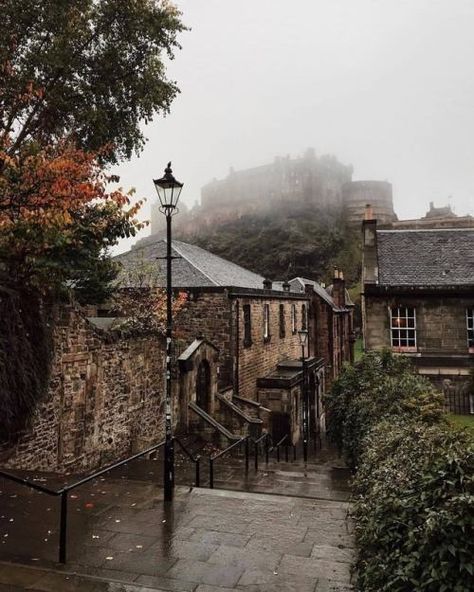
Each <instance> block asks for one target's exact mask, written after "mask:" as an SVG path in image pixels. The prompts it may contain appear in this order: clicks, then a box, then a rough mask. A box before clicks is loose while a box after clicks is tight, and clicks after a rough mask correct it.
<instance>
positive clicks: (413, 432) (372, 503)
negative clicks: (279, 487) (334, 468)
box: [327, 352, 474, 592]
mask: <svg viewBox="0 0 474 592" xmlns="http://www.w3.org/2000/svg"><path fill="white" fill-rule="evenodd" d="M327 405H328V415H329V417H330V419H329V434H330V437H331V438H332V439H333V440H334V441H335V442H336V443H337V444H338V446H339V447H340V448H341V451H342V452H343V453H344V456H345V457H346V459H347V460H348V463H349V465H350V466H351V467H353V468H354V470H355V478H354V483H353V485H354V510H353V516H354V519H355V538H356V545H357V549H358V553H357V561H356V564H355V572H356V585H357V588H358V590H359V591H360V592H385V591H387V592H388V591H390V592H416V591H423V592H468V591H472V590H473V589H474V585H473V582H474V532H473V527H474V479H473V475H474V442H473V439H472V437H471V436H470V435H469V434H468V432H467V431H463V430H457V429H454V428H453V427H452V426H451V425H450V424H449V423H448V421H447V420H446V417H445V415H444V413H443V407H442V397H441V395H440V394H439V393H437V392H436V391H435V390H434V389H433V388H432V386H431V385H430V384H429V383H428V382H427V381H426V380H425V379H423V378H422V377H420V376H419V375H417V374H416V372H415V371H414V369H413V368H412V367H411V364H410V362H409V361H407V360H406V359H405V358H402V357H400V356H393V355H392V354H391V353H388V352H382V353H378V354H376V353H371V354H366V355H365V356H364V357H363V358H362V360H361V361H360V362H358V363H357V364H355V366H353V367H348V368H346V369H345V370H344V372H343V373H342V375H341V377H340V379H339V380H338V381H337V382H336V383H335V384H334V387H333V389H332V392H331V395H330V396H329V398H328V401H327Z"/></svg>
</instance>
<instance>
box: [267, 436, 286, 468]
mask: <svg viewBox="0 0 474 592" xmlns="http://www.w3.org/2000/svg"><path fill="white" fill-rule="evenodd" d="M288 439H289V438H288V434H285V435H284V436H283V438H282V439H281V440H280V441H278V442H277V443H276V444H275V445H274V446H272V448H271V449H270V452H273V450H275V449H276V453H277V462H280V446H281V445H282V444H283V442H285V441H286V440H288ZM285 460H286V462H288V444H287V445H286V446H285Z"/></svg>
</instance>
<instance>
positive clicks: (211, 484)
mask: <svg viewBox="0 0 474 592" xmlns="http://www.w3.org/2000/svg"><path fill="white" fill-rule="evenodd" d="M249 439H250V436H244V437H243V438H241V439H240V440H237V442H234V443H233V444H231V445H230V446H228V447H227V448H225V449H224V450H221V451H220V452H218V453H217V454H213V455H212V456H210V457H209V487H210V489H214V461H216V460H217V459H219V458H221V457H222V456H224V455H225V454H227V453H228V452H230V451H231V450H232V449H233V448H236V447H237V446H241V445H242V443H245V473H248V472H249Z"/></svg>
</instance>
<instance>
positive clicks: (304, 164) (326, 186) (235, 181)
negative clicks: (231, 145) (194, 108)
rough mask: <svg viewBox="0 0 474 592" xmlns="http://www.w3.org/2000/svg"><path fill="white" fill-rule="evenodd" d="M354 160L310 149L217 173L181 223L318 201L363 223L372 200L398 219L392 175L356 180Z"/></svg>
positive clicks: (387, 218) (156, 227) (157, 220)
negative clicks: (383, 178) (346, 161)
mask: <svg viewBox="0 0 474 592" xmlns="http://www.w3.org/2000/svg"><path fill="white" fill-rule="evenodd" d="M352 174H353V169H352V166H350V165H349V166H348V165H344V164H342V163H340V162H339V161H338V160H337V158H336V157H335V156H330V155H322V156H319V157H318V156H316V153H315V151H314V149H312V148H311V149H308V150H307V151H306V152H305V154H304V155H303V156H301V157H297V158H290V157H289V156H286V157H284V158H282V157H277V158H275V160H274V161H273V162H272V163H269V164H265V165H262V166H258V167H254V168H251V169H245V170H241V171H234V170H233V169H231V170H230V172H229V174H228V175H227V177H225V178H224V179H220V180H217V179H214V180H213V181H211V182H210V183H208V184H207V185H204V187H202V189H201V204H200V205H199V206H195V207H194V208H193V209H192V210H189V211H185V212H183V214H184V215H182V216H180V217H179V218H180V219H179V221H178V219H177V222H178V228H179V229H180V230H184V231H185V232H186V231H187V230H191V229H192V230H194V231H195V230H198V229H200V228H203V227H206V226H210V225H212V224H216V223H217V224H219V223H222V222H226V221H230V220H234V219H236V218H239V217H241V216H242V215H245V214H250V213H252V212H262V211H265V210H270V209H274V208H278V209H280V210H283V211H284V210H285V209H287V208H294V207H295V206H298V205H302V206H304V205H314V206H317V207H321V208H322V209H327V210H330V209H331V210H334V211H336V212H338V213H339V212H340V213H341V214H342V215H345V216H346V217H347V219H348V221H349V222H353V223H360V221H361V220H362V218H363V216H364V208H365V205H366V203H368V202H370V203H371V204H372V208H373V210H374V212H375V213H376V215H377V217H378V219H379V220H380V221H382V222H384V223H387V222H392V221H394V220H396V219H397V217H396V215H395V212H394V210H393V198H392V186H391V184H390V183H387V182H386V181H352ZM161 218H162V216H159V215H158V214H157V212H153V214H152V225H151V230H152V234H156V233H158V232H160V231H161V230H162V229H163V221H162V219H161Z"/></svg>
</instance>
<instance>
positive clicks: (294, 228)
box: [178, 204, 361, 286]
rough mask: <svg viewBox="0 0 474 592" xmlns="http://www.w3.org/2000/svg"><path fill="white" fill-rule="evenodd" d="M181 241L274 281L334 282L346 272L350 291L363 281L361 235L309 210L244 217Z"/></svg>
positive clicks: (338, 218)
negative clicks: (336, 272)
mask: <svg viewBox="0 0 474 592" xmlns="http://www.w3.org/2000/svg"><path fill="white" fill-rule="evenodd" d="M178 234H179V233H178ZM179 238H182V239H183V240H188V241H190V242H193V243H195V244H198V245H199V246H201V247H203V248H205V249H208V250H209V251H211V252H213V253H215V254H217V255H220V256H222V257H225V258H226V259H229V260H230V261H234V262H235V263H238V264H240V265H242V266H244V267H247V268H248V269H251V270H252V271H255V272H257V273H260V274H261V275H263V276H265V277H268V278H270V279H273V280H278V279H279V280H281V279H284V278H286V277H287V275H288V274H289V275H290V276H292V277H294V276H306V277H309V278H315V279H319V280H320V281H324V282H329V281H330V279H331V274H332V269H333V267H334V266H337V267H338V268H340V269H343V270H344V273H345V277H346V280H347V285H348V286H353V285H355V284H357V283H358V281H359V279H360V263H361V248H360V231H359V230H358V229H357V228H356V229H354V228H351V227H348V226H347V224H346V223H345V221H344V220H343V219H342V217H341V216H340V215H339V216H338V215H336V213H332V212H330V211H327V210H326V211H323V210H321V209H319V208H317V207H315V206H311V205H308V204H306V205H304V206H300V207H299V208H298V209H297V210H295V209H293V210H292V211H291V212H283V211H280V210H275V211H271V212H268V211H267V212H261V213H252V214H249V215H243V216H242V217H240V218H238V219H236V220H233V221H229V222H225V223H222V224H220V225H216V224H214V225H213V226H212V227H207V228H200V230H199V231H198V232H196V233H192V232H188V233H186V234H181V235H180V236H179Z"/></svg>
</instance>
